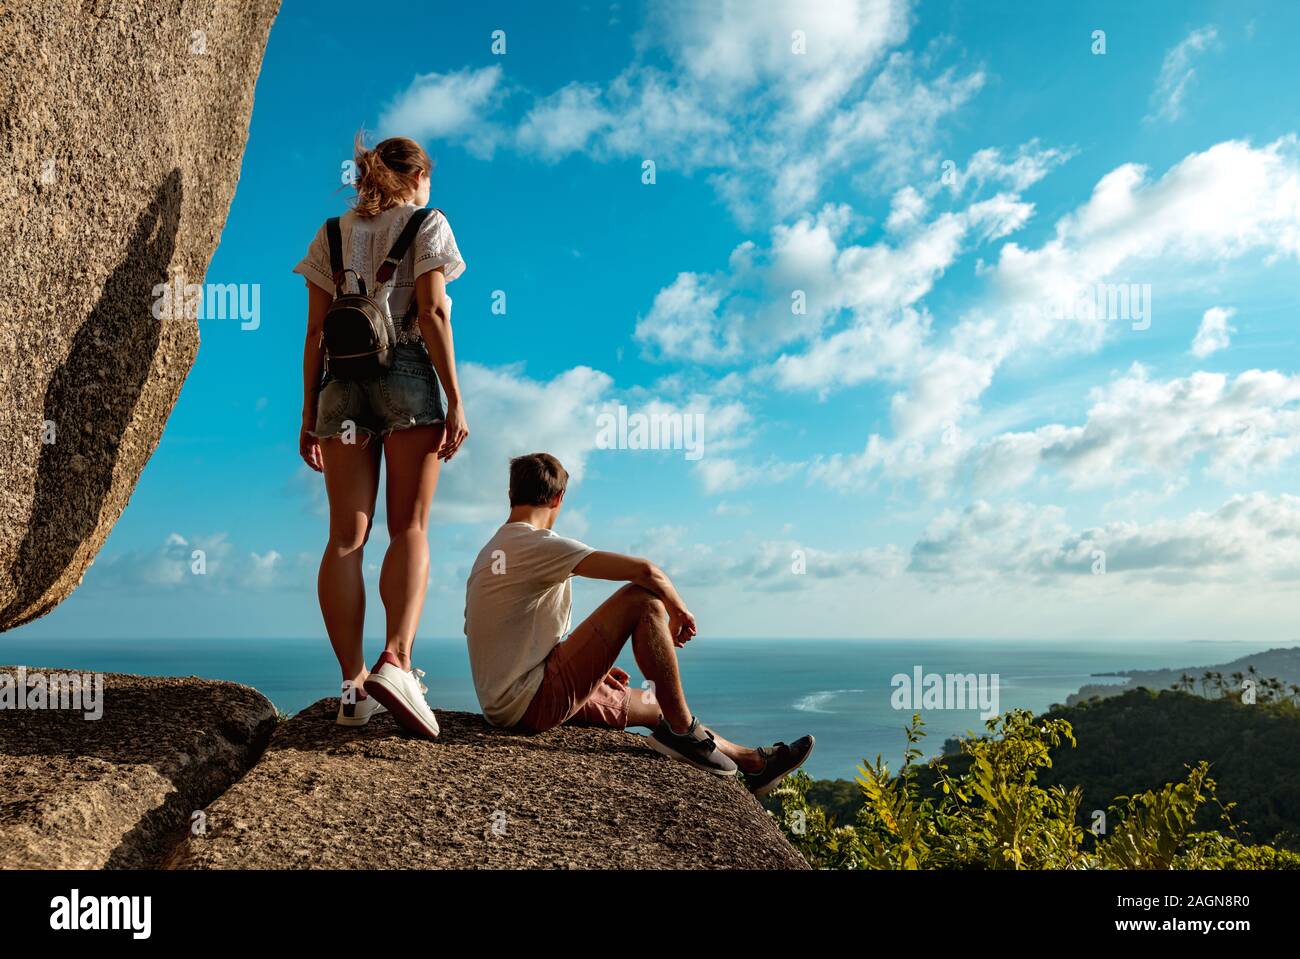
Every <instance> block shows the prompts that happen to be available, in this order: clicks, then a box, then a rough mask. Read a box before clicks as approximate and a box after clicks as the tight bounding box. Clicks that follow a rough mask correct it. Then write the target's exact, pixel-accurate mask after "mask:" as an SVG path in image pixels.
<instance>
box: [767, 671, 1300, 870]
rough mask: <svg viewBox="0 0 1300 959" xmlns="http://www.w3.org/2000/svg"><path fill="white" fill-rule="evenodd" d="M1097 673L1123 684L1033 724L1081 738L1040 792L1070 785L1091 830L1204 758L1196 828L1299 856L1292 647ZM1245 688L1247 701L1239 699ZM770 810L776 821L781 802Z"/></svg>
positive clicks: (960, 758)
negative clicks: (1210, 661)
mask: <svg viewBox="0 0 1300 959" xmlns="http://www.w3.org/2000/svg"><path fill="white" fill-rule="evenodd" d="M1095 675H1098V676H1103V675H1108V676H1124V677H1127V679H1128V682H1126V683H1124V684H1121V685H1111V686H1097V685H1089V686H1084V687H1083V688H1082V689H1080V691H1079V692H1078V693H1076V694H1074V695H1072V696H1070V697H1069V701H1068V703H1067V704H1065V705H1056V706H1053V707H1052V708H1051V709H1050V710H1049V711H1047V712H1045V713H1043V714H1041V715H1040V716H1037V717H1035V719H1034V722H1035V723H1037V724H1042V725H1044V726H1052V725H1053V724H1057V723H1059V722H1061V721H1064V722H1065V723H1068V726H1069V728H1070V729H1071V730H1072V735H1073V736H1074V737H1075V738H1076V739H1077V745H1076V746H1069V745H1066V744H1062V745H1060V746H1059V747H1057V748H1053V749H1052V750H1051V762H1050V763H1048V764H1047V765H1046V766H1045V767H1044V768H1041V769H1039V770H1038V772H1037V774H1036V777H1035V778H1036V782H1037V784H1038V785H1039V786H1040V787H1041V788H1044V789H1049V788H1051V787H1054V786H1059V787H1062V788H1064V789H1066V790H1069V789H1073V788H1075V787H1078V789H1079V790H1080V800H1081V801H1080V803H1079V805H1078V809H1077V815H1078V820H1077V824H1078V826H1079V827H1081V828H1083V829H1088V828H1089V826H1090V824H1091V822H1092V821H1093V820H1094V817H1095V816H1097V815H1098V811H1101V812H1106V813H1107V814H1108V815H1111V813H1109V810H1110V809H1111V807H1112V806H1113V804H1114V803H1115V801H1116V799H1117V797H1125V796H1135V795H1140V794H1142V793H1144V792H1146V791H1148V790H1155V791H1159V790H1160V789H1161V787H1162V786H1164V784H1168V783H1177V782H1179V781H1180V780H1183V779H1185V778H1186V777H1187V776H1188V773H1189V770H1192V769H1194V768H1195V767H1196V766H1197V765H1198V764H1200V763H1203V762H1204V763H1207V764H1208V775H1209V776H1210V777H1212V778H1213V780H1214V781H1215V783H1216V788H1217V793H1216V799H1215V801H1213V802H1208V803H1206V804H1204V805H1203V806H1202V807H1201V808H1199V809H1198V810H1197V811H1196V813H1195V828H1196V829H1200V830H1203V831H1205V832H1206V833H1207V834H1220V835H1223V836H1224V837H1225V839H1224V841H1233V842H1235V841H1236V840H1241V841H1244V842H1250V843H1266V844H1269V845H1270V846H1272V847H1274V848H1276V849H1277V850H1282V851H1287V850H1289V851H1291V852H1290V853H1287V852H1281V853H1280V854H1279V855H1280V856H1282V857H1285V856H1287V855H1294V853H1295V852H1300V750H1297V748H1296V744H1297V743H1300V647H1291V648H1278V649H1270V650H1267V651H1265V652H1261V653H1256V654H1253V655H1249V656H1243V657H1240V658H1238V659H1235V660H1232V661H1231V662H1227V663H1220V664H1215V665H1210V666H1194V667H1193V666H1188V667H1184V668H1181V669H1174V668H1169V669H1154V670H1132V671H1127V672H1118V673H1097V674H1095ZM1248 684H1253V686H1254V697H1253V701H1251V697H1249V696H1243V691H1244V687H1246V686H1247V685H1248ZM913 745H914V747H915V744H913ZM963 747H964V742H963V738H962V737H957V738H954V739H950V740H948V741H947V742H945V743H944V748H943V755H942V761H943V762H944V763H945V764H946V766H947V768H948V770H949V774H950V775H963V774H967V773H968V772H969V770H970V755H969V754H968V751H967V750H966V749H964V748H963ZM916 752H917V754H918V756H919V755H920V754H921V753H920V750H916ZM913 775H914V776H915V781H916V782H917V784H918V786H919V787H920V788H921V790H922V795H931V796H934V797H936V798H937V797H938V795H939V794H938V792H937V791H936V786H937V784H938V782H939V777H938V775H937V774H936V773H935V772H934V771H933V770H932V769H930V768H928V767H926V766H918V767H916V771H915V773H914V774H913ZM803 795H804V796H806V802H807V803H808V805H809V807H814V806H815V807H817V808H819V809H820V810H824V812H825V813H826V814H827V815H828V816H829V817H831V819H830V822H831V823H835V824H839V825H841V826H849V825H852V824H854V823H855V822H856V821H857V820H858V814H859V810H861V809H862V808H863V805H864V797H865V793H864V786H863V782H862V780H861V779H859V780H857V781H855V780H850V779H834V780H813V781H807V786H806V789H805V790H804V792H803ZM768 805H769V808H770V809H772V810H773V812H775V813H777V814H778V816H779V815H781V809H782V804H781V800H780V798H777V799H775V800H771V801H769V803H768ZM1225 807H1226V813H1227V818H1226V819H1225V818H1224V813H1225ZM1189 828H1190V827H1189ZM805 852H807V851H806V850H805ZM1269 855H1272V854H1271V853H1270V854H1269ZM1229 858H1230V859H1232V860H1233V861H1234V862H1235V863H1236V865H1237V866H1238V867H1240V865H1241V862H1242V861H1243V860H1241V858H1240V856H1239V855H1237V854H1235V853H1234V856H1233V857H1229ZM1287 861H1288V862H1289V861H1294V862H1300V860H1287ZM1279 862H1280V860H1279ZM1272 867H1273V868H1280V867H1281V866H1280V865H1278V864H1274V865H1273V866H1272Z"/></svg>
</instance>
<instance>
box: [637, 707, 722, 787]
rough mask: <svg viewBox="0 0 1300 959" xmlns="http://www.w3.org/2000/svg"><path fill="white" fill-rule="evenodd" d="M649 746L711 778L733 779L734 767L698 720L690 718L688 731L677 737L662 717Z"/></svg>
mask: <svg viewBox="0 0 1300 959" xmlns="http://www.w3.org/2000/svg"><path fill="white" fill-rule="evenodd" d="M649 742H650V745H651V747H653V748H654V749H656V750H658V751H659V752H661V753H663V754H664V755H665V756H671V757H672V758H673V759H678V760H680V761H682V762H684V763H688V764H689V765H691V766H694V767H695V768H696V769H702V770H704V771H705V772H706V773H713V774H714V775H715V776H734V775H735V774H736V764H735V763H733V762H732V761H731V760H730V759H729V758H727V756H726V755H724V754H723V752H722V751H721V750H720V749H718V747H717V744H716V743H715V742H714V741H713V734H712V733H710V732H709V731H708V730H707V729H705V728H704V727H703V726H701V725H700V721H699V720H698V719H696V718H695V717H694V716H692V717H691V728H690V729H688V730H686V732H684V733H682V734H681V735H678V734H677V733H675V732H673V730H672V727H671V726H669V725H668V723H667V722H665V721H664V720H663V719H662V718H660V720H659V725H658V726H656V727H655V731H654V732H653V733H651V734H650V737H649Z"/></svg>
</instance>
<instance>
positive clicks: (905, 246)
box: [636, 193, 1033, 392]
mask: <svg viewBox="0 0 1300 959" xmlns="http://www.w3.org/2000/svg"><path fill="white" fill-rule="evenodd" d="M900 203H901V204H903V205H904V207H906V206H909V205H910V206H911V208H912V209H916V207H915V205H914V204H913V201H912V200H911V198H909V197H906V196H905V197H903V198H902V199H901V200H900ZM898 208H899V207H898V205H896V209H898ZM1032 212H1033V205H1032V204H1029V203H1025V202H1022V201H1021V200H1019V198H1018V197H1017V196H1015V195H1013V194H1003V193H999V194H997V195H995V196H993V197H990V198H988V199H985V200H979V201H976V202H974V203H971V204H970V205H969V206H967V207H965V208H964V209H961V210H957V211H953V212H945V213H942V214H940V215H938V216H936V217H935V218H934V219H933V220H931V221H928V222H924V223H920V222H918V223H913V224H911V225H910V226H907V227H905V226H904V225H903V223H902V218H901V217H899V218H896V219H895V231H894V236H893V237H892V238H891V239H890V240H883V239H882V240H878V241H876V242H874V243H871V244H868V245H861V244H857V243H853V242H851V241H850V237H851V235H852V233H853V231H854V230H855V228H857V227H858V226H859V224H858V222H857V220H856V218H855V216H854V214H853V211H852V210H851V209H850V208H849V207H848V206H846V205H843V204H827V205H825V206H823V207H822V208H821V210H819V211H818V212H817V213H816V214H813V215H805V216H802V217H800V218H798V219H797V220H796V221H795V222H794V223H791V224H778V225H777V226H776V227H774V228H773V230H772V234H771V243H770V245H769V246H768V247H767V248H766V249H759V248H758V247H757V246H756V245H755V244H754V243H752V242H749V241H746V242H745V243H742V244H740V245H739V246H738V247H736V249H735V250H733V251H732V253H731V256H730V258H729V261H728V267H727V269H726V270H725V271H721V272H719V273H716V274H713V275H702V274H698V273H680V274H678V276H677V278H676V279H675V280H674V281H673V282H672V283H671V284H670V285H669V286H667V287H664V288H663V289H662V290H660V291H659V293H658V294H657V295H656V297H655V300H654V304H653V306H652V307H651V310H650V312H649V313H648V314H647V315H646V316H645V317H643V318H642V319H641V320H640V321H639V322H638V323H637V327H636V336H637V339H638V340H640V341H641V342H642V343H643V344H644V345H646V346H647V347H648V348H649V349H650V352H651V353H652V355H655V356H658V357H663V358H668V359H678V360H681V359H685V360H690V361H693V362H697V363H698V362H705V363H709V362H731V361H737V360H740V359H751V358H754V357H762V356H765V355H770V354H771V353H773V352H775V351H777V350H778V349H780V348H781V347H782V346H784V345H786V344H789V343H792V342H795V341H798V340H801V339H806V338H808V337H810V336H813V335H815V334H816V333H818V331H820V330H821V329H822V328H823V327H825V326H827V325H828V324H830V323H832V322H833V321H834V319H835V318H836V317H837V316H839V315H841V314H847V315H849V316H850V317H851V325H850V326H849V327H848V328H846V329H843V330H840V331H839V332H837V333H836V334H833V335H832V336H830V337H828V338H826V339H821V340H818V341H817V342H816V343H814V345H813V347H812V348H811V349H809V350H807V351H805V352H799V353H790V354H784V355H782V356H781V357H779V358H778V359H777V361H776V363H775V366H774V369H773V372H774V375H775V377H776V379H777V381H778V383H779V384H780V385H781V386H783V387H787V388H791V389H805V390H815V391H819V392H822V391H825V390H827V389H830V388H833V387H834V386H839V385H847V384H852V383H857V382H862V381H863V380H865V379H870V378H873V377H876V376H881V375H884V376H889V377H896V376H898V375H901V374H902V373H903V372H906V371H907V370H908V364H909V362H910V361H911V359H912V358H913V357H914V355H915V354H916V353H917V352H918V351H919V348H920V345H921V342H922V340H923V339H924V337H925V335H926V334H927V332H928V325H929V324H928V320H927V318H926V316H925V315H924V314H923V313H921V312H919V311H917V310H914V309H911V307H912V306H913V305H914V304H916V303H917V302H918V301H920V300H921V299H922V298H923V297H924V296H925V295H926V294H927V293H929V292H930V290H931V289H933V287H934V284H935V282H936V280H937V279H938V278H939V277H941V276H942V275H943V273H944V271H945V270H946V269H947V268H948V267H949V266H950V265H951V264H952V263H953V261H954V260H955V259H956V258H957V256H958V255H959V254H960V253H961V252H962V250H963V249H965V248H966V247H967V246H968V245H971V244H976V243H981V242H987V241H990V240H994V239H997V238H1000V237H1003V236H1005V235H1007V234H1008V233H1010V232H1012V231H1014V230H1016V229H1019V228H1020V227H1021V226H1022V225H1023V224H1024V223H1025V222H1026V221H1027V220H1028V219H1029V217H1030V215H1031V214H1032ZM755 291H758V292H757V293H756V292H755Z"/></svg>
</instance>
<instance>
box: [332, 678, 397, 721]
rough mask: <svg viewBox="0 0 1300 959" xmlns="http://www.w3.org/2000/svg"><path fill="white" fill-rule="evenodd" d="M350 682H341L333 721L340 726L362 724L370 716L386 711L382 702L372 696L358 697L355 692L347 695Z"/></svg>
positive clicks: (368, 719)
mask: <svg viewBox="0 0 1300 959" xmlns="http://www.w3.org/2000/svg"><path fill="white" fill-rule="evenodd" d="M351 687H352V683H351V682H346V683H344V684H343V695H341V696H340V697H339V714H338V716H337V717H335V719H334V721H335V722H336V723H338V724H339V725H340V726H364V725H365V724H366V723H368V722H370V717H371V716H377V715H379V714H380V713H386V712H388V710H387V709H385V708H384V704H383V703H381V702H380V701H379V700H377V699H375V697H373V696H367V697H366V698H365V699H358V698H357V697H356V694H355V693H353V694H352V695H349V690H350V689H351Z"/></svg>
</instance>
